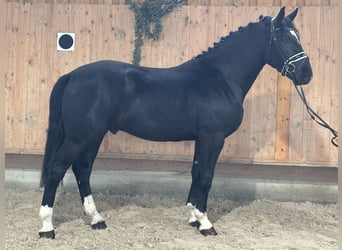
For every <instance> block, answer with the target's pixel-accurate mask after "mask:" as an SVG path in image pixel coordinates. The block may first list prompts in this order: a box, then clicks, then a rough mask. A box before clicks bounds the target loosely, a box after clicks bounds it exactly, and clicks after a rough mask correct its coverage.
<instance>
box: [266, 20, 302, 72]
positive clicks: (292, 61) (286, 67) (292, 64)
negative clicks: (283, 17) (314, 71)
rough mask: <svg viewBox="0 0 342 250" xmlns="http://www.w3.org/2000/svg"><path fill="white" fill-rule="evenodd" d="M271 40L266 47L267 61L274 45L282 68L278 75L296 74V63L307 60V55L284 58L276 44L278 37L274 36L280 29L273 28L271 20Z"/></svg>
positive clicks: (300, 53) (277, 43)
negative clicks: (281, 60) (280, 58)
mask: <svg viewBox="0 0 342 250" xmlns="http://www.w3.org/2000/svg"><path fill="white" fill-rule="evenodd" d="M270 25H271V39H270V42H269V45H268V53H267V59H269V57H270V52H271V46H272V44H274V46H275V48H276V49H277V50H278V52H279V54H280V55H281V57H282V59H283V62H284V63H283V67H282V69H281V71H280V73H281V74H282V75H283V76H287V74H288V73H295V72H296V63H298V62H300V61H302V60H305V59H308V58H309V57H308V55H307V54H306V53H305V52H304V51H301V52H298V53H297V54H295V55H293V56H290V57H289V58H286V56H285V55H284V53H283V52H282V50H281V46H280V44H279V42H278V37H277V36H276V31H277V30H279V29H280V28H275V27H274V23H273V19H272V20H271V24H270Z"/></svg>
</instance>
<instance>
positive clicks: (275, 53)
mask: <svg viewBox="0 0 342 250" xmlns="http://www.w3.org/2000/svg"><path fill="white" fill-rule="evenodd" d="M297 12H298V9H295V10H294V11H293V12H292V13H291V14H290V15H288V16H285V7H283V8H281V10H280V11H279V14H278V15H277V17H274V18H272V19H271V39H270V43H269V48H268V56H267V63H268V64H269V65H271V66H272V67H274V68H276V69H277V70H278V71H279V72H281V74H282V75H283V76H287V77H288V78H290V79H291V80H292V81H293V82H294V83H295V84H296V85H302V84H307V83H309V82H310V80H311V78H312V69H311V65H310V61H309V57H308V56H307V54H306V53H305V52H304V50H303V48H302V45H301V44H300V39H299V34H298V31H297V29H296V28H295V26H294V25H293V23H292V21H293V20H294V19H295V17H296V16H297Z"/></svg>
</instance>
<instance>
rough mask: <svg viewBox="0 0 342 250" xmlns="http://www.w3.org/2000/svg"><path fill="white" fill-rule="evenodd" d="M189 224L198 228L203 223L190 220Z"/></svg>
mask: <svg viewBox="0 0 342 250" xmlns="http://www.w3.org/2000/svg"><path fill="white" fill-rule="evenodd" d="M189 225H190V226H192V227H196V228H197V229H198V228H199V227H200V225H201V224H200V223H199V222H198V221H197V220H196V221H194V222H190V223H189Z"/></svg>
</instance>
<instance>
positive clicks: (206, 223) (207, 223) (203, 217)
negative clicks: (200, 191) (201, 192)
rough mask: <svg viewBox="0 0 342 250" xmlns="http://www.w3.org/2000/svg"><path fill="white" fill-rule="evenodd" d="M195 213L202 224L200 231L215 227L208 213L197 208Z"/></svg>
mask: <svg viewBox="0 0 342 250" xmlns="http://www.w3.org/2000/svg"><path fill="white" fill-rule="evenodd" d="M194 214H195V217H196V219H197V220H198V221H199V223H200V224H201V225H200V227H199V230H200V231H201V230H205V229H210V228H212V227H213V225H212V224H211V222H210V221H209V220H208V216H207V213H202V212H200V211H199V210H198V209H197V208H195V210H194Z"/></svg>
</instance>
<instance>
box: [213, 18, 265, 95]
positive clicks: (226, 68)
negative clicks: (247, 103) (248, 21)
mask: <svg viewBox="0 0 342 250" xmlns="http://www.w3.org/2000/svg"><path fill="white" fill-rule="evenodd" d="M257 25H261V24H257ZM234 36H235V37H231V38H230V37H228V38H227V39H229V41H225V42H224V44H222V45H221V46H220V47H219V48H217V49H216V50H215V51H214V52H213V53H212V55H211V56H210V58H211V59H212V60H213V62H212V63H213V64H214V65H215V66H216V67H217V68H218V70H219V71H220V72H221V74H222V75H223V76H224V78H225V79H226V82H225V84H228V85H229V88H230V89H235V92H236V93H235V95H236V96H237V97H238V98H239V99H241V101H243V99H244V97H245V96H246V94H247V93H248V91H249V89H250V88H251V86H252V84H253V83H254V81H255V79H256V77H257V76H258V74H259V73H260V71H261V70H262V68H263V67H264V65H265V63H266V53H267V52H268V43H269V36H268V32H265V27H254V28H245V30H244V31H242V32H237V33H236V34H234ZM215 61H217V62H218V61H219V63H217V62H215Z"/></svg>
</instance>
